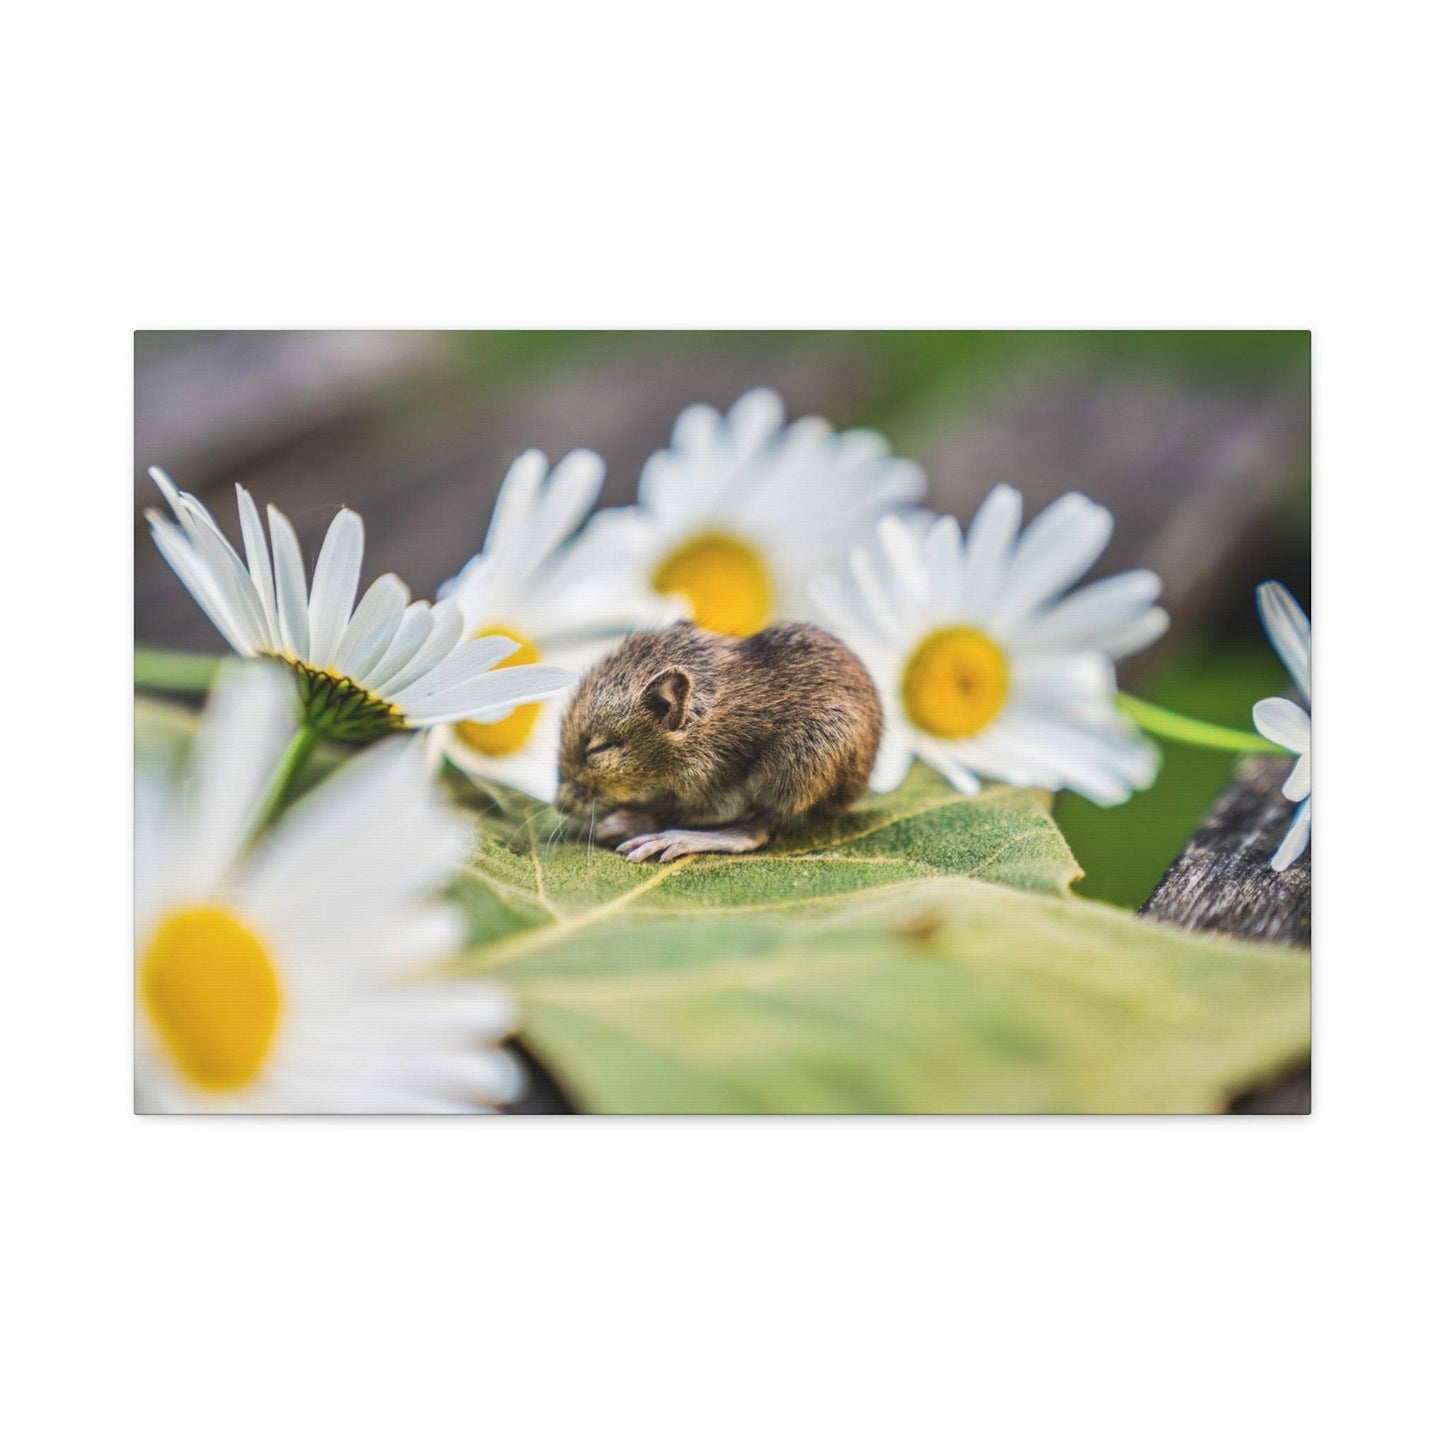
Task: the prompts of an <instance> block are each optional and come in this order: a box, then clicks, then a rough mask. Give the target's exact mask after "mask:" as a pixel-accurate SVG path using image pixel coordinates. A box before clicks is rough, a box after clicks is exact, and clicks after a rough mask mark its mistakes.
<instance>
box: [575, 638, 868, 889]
mask: <svg viewBox="0 0 1445 1445" xmlns="http://www.w3.org/2000/svg"><path fill="white" fill-rule="evenodd" d="M882 729H883V712H882V708H881V707H880V705H879V701H878V693H877V690H876V689H875V688H874V686H873V682H872V679H871V678H870V677H869V676H868V671H867V669H866V668H865V667H864V666H863V664H862V663H861V662H860V661H859V660H858V658H857V657H855V656H854V654H853V653H852V652H851V651H849V649H848V648H846V647H845V646H844V645H843V644H842V643H841V642H839V641H838V639H837V638H836V637H833V636H832V635H831V634H829V633H827V632H824V631H823V630H822V629H821V628H818V627H812V626H810V625H808V624H806V623H782V624H779V625H778V626H775V627H768V628H765V629H764V630H763V631H762V632H758V633H754V634H753V635H752V636H751V637H727V636H723V635H722V634H720V633H715V632H705V631H703V630H702V629H701V628H699V627H696V626H694V625H693V624H692V623H690V622H682V623H678V624H676V625H675V626H673V627H669V628H667V629H665V630H663V631H660V632H640V633H636V634H634V635H633V636H632V637H629V638H628V639H627V640H626V641H625V642H624V643H622V645H621V646H620V647H618V648H617V649H616V650H615V651H614V652H612V653H611V654H609V655H608V656H607V657H605V658H603V660H602V661H601V662H599V663H598V664H597V665H596V666H595V667H594V668H593V669H592V671H591V672H589V673H588V674H587V676H586V677H584V678H583V679H582V682H581V683H580V685H579V686H578V688H577V691H576V693H575V694H574V695H573V698H572V701H571V703H570V704H569V706H568V709H567V713H566V716H565V718H564V719H563V723H562V751H561V761H560V766H561V779H562V784H561V789H560V791H559V794H558V800H557V803H558V807H559V808H561V810H562V811H563V812H565V813H568V814H570V815H571V816H572V817H574V818H579V819H587V818H590V819H591V820H592V825H593V827H594V829H595V836H596V838H597V839H598V840H599V841H602V842H616V841H618V840H619V839H620V840H624V841H623V844H622V847H621V848H620V849H619V851H620V852H624V853H626V855H627V856H628V857H629V858H630V859H631V860H632V861H634V862H637V861H641V859H642V858H645V857H652V856H654V855H657V854H661V856H662V858H663V859H664V860H666V859H668V858H674V857H680V856H682V855H684V854H686V853H697V852H731V853H740V852H748V851H750V850H751V849H753V848H759V847H762V846H763V844H765V843H766V842H768V840H769V839H770V838H772V837H773V836H775V835H776V834H777V833H779V832H783V831H786V830H787V829H790V828H797V827H802V826H805V825H807V824H809V823H813V822H817V821H820V820H822V819H825V818H831V817H834V816H836V815H837V814H839V813H841V812H843V811H844V810H845V809H846V808H848V807H849V805H850V804H852V803H853V802H855V801H856V800H857V799H858V798H859V797H861V796H862V794H863V791H864V789H865V788H866V787H867V786H868V777H869V774H870V773H871V771H872V769H873V760H874V757H875V755H876V754H877V751H878V740H879V737H880V735H881V733H882Z"/></svg>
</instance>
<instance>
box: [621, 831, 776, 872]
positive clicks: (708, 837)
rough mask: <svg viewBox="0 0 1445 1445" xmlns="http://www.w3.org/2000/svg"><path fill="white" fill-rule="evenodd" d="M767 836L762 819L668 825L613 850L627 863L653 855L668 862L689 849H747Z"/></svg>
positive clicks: (702, 851) (740, 851)
mask: <svg viewBox="0 0 1445 1445" xmlns="http://www.w3.org/2000/svg"><path fill="white" fill-rule="evenodd" d="M771 836H772V835H771V833H769V831H768V829H767V828H766V827H765V826H764V825H763V824H762V823H737V824H734V825H733V826H732V827H731V828H668V829H666V830H665V831H663V832H661V833H642V834H640V835H639V836H638V837H636V838H629V839H628V840H627V842H625V843H623V844H621V845H620V846H619V847H618V849H617V851H618V852H619V853H621V854H622V856H623V857H624V858H626V859H627V861H628V862H629V863H641V862H643V861H645V860H646V859H648V858H653V857H656V858H657V861H658V862H659V863H670V862H672V860H673V859H674V858H686V857H688V856H689V854H692V853H751V852H753V851H754V850H756V849H758V848H761V847H762V846H763V845H764V844H765V843H766V842H767V841H768V839H769V838H770V837H771ZM658 855H661V856H658Z"/></svg>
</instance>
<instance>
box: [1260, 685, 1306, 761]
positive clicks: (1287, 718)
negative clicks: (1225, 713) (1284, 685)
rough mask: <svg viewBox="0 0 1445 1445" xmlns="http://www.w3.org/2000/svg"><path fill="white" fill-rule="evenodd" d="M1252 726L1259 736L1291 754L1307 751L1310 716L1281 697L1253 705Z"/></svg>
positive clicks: (1297, 705) (1266, 699) (1296, 704)
mask: <svg viewBox="0 0 1445 1445" xmlns="http://www.w3.org/2000/svg"><path fill="white" fill-rule="evenodd" d="M1254 726H1255V730H1256V731H1257V732H1258V733H1260V735H1261V736H1263V737H1267V738H1268V739H1269V740H1270V742H1272V743H1278V744H1279V745H1280V747H1282V748H1288V749H1289V750H1290V752H1292V753H1303V752H1307V751H1308V749H1309V745H1310V715H1309V714H1308V713H1307V712H1306V711H1305V710H1304V709H1303V708H1302V707H1300V705H1299V704H1298V703H1293V702H1290V701H1288V699H1286V698H1282V697H1267V698H1265V700H1264V701H1263V702H1257V703H1255V705H1254Z"/></svg>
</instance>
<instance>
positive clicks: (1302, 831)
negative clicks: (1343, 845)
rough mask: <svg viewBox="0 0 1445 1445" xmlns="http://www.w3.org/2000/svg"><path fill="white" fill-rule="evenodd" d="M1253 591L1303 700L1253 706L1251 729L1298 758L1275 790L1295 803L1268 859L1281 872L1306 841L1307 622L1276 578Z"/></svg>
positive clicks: (1278, 699)
mask: <svg viewBox="0 0 1445 1445" xmlns="http://www.w3.org/2000/svg"><path fill="white" fill-rule="evenodd" d="M1255 595H1256V596H1257V598H1258V599H1259V615H1260V617H1261V618H1262V619H1263V620H1264V630H1265V631H1266V632H1267V633H1268V634H1269V640H1270V642H1271V643H1272V644H1273V645H1274V650H1275V651H1276V652H1277V653H1278V654H1279V660H1280V661H1281V662H1282V663H1284V665H1285V667H1286V668H1287V669H1288V670H1289V675H1290V676H1291V677H1292V678H1294V682H1295V686H1296V687H1297V688H1299V690H1300V696H1301V697H1302V698H1304V701H1305V705H1304V707H1301V706H1300V705H1299V704H1298V703H1294V702H1290V701H1289V700H1288V699H1287V698H1283V697H1267V698H1265V700H1264V701H1263V702H1257V703H1255V705H1254V725H1255V727H1257V728H1258V729H1259V731H1260V732H1261V733H1262V734H1263V735H1264V736H1265V737H1267V738H1268V739H1269V740H1270V742H1272V743H1278V744H1279V745H1280V746H1281V747H1283V748H1288V749H1289V751H1290V752H1292V753H1295V754H1297V755H1298V757H1299V761H1298V762H1297V763H1296V764H1295V765H1294V769H1293V771H1292V772H1291V773H1290V775H1289V777H1288V778H1286V779H1285V782H1284V787H1283V788H1282V789H1281V792H1283V793H1284V795H1285V797H1286V798H1288V799H1289V800H1290V802H1291V803H1298V804H1299V807H1298V808H1297V809H1296V810H1295V815H1294V819H1293V821H1292V822H1291V823H1290V825H1289V829H1288V831H1286V833H1285V835H1284V840H1283V841H1282V842H1281V843H1280V845H1279V849H1278V851H1277V852H1276V853H1275V855H1274V857H1273V858H1272V859H1271V860H1270V866H1271V867H1272V868H1273V869H1274V870H1275V872H1277V873H1283V872H1284V870H1285V869H1286V868H1288V867H1289V865H1290V864H1291V863H1293V862H1294V861H1295V860H1296V859H1297V858H1298V857H1299V856H1300V854H1301V853H1303V852H1304V850H1305V849H1306V848H1308V847H1309V845H1310V714H1309V712H1308V708H1309V706H1310V620H1309V618H1308V617H1306V616H1305V615H1304V612H1303V610H1302V609H1301V607H1300V605H1299V603H1298V602H1296V601H1295V600H1294V598H1293V597H1291V596H1290V594H1289V593H1288V592H1287V591H1286V590H1285V588H1283V587H1281V586H1280V584H1279V583H1278V582H1266V583H1264V585H1263V586H1262V587H1260V588H1259V590H1258V591H1257V593H1256V594H1255Z"/></svg>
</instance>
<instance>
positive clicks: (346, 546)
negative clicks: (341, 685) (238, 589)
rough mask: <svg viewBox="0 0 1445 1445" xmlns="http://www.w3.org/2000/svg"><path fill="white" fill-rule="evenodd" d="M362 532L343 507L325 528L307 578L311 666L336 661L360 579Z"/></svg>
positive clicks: (327, 665) (325, 666) (324, 666)
mask: <svg viewBox="0 0 1445 1445" xmlns="http://www.w3.org/2000/svg"><path fill="white" fill-rule="evenodd" d="M364 545H365V534H364V531H363V528H362V525H361V518H360V517H359V516H357V514H356V513H355V512H353V511H352V510H351V509H350V508H349V507H343V508H342V509H341V511H339V512H338V513H337V514H336V517H335V520H334V521H333V522H332V523H331V526H330V527H329V528H328V529H327V532H326V540H325V541H324V542H323V543H322V544H321V555H320V557H318V558H317V560H316V575H315V576H314V577H313V578H312V579H311V602H310V606H309V608H308V610H307V618H308V621H309V623H310V626H311V653H310V656H309V657H307V658H306V659H305V661H307V662H309V663H310V664H311V665H312V666H313V667H317V668H323V669H324V668H327V667H330V666H331V665H332V663H333V662H334V661H335V660H336V648H337V646H338V644H339V643H340V642H341V634H342V633H343V632H344V631H345V630H346V624H347V622H348V621H349V620H350V618H351V609H352V607H353V606H355V604H356V588H357V585H358V584H359V583H360V581H361V555H362V549H363V547H364Z"/></svg>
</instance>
